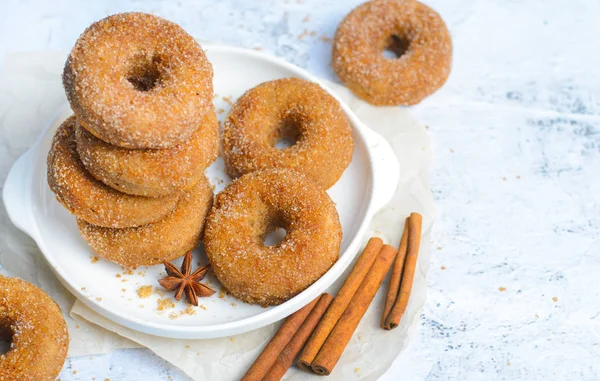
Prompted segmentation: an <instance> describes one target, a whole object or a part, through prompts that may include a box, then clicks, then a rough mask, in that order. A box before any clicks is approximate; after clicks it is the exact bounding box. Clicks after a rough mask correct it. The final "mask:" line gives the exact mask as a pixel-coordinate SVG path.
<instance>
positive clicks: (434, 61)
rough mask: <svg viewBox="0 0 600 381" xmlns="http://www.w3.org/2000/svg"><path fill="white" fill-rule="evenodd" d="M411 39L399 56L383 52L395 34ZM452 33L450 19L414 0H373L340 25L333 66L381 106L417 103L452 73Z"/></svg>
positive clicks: (344, 79)
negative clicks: (392, 56) (386, 55)
mask: <svg viewBox="0 0 600 381" xmlns="http://www.w3.org/2000/svg"><path fill="white" fill-rule="evenodd" d="M394 36H395V37H396V38H399V39H400V40H402V41H406V42H407V43H408V47H407V49H406V51H405V52H403V54H402V55H401V56H400V57H399V58H396V59H388V58H385V57H384V56H383V51H384V50H385V49H386V48H388V47H389V46H390V44H391V43H392V39H393V38H394ZM451 64H452V39H451V37H450V32H449V31H448V28H447V27H446V24H445V23H444V20H442V18H441V17H440V15H439V14H438V13H436V12H435V11H434V10H432V9H431V8H429V7H428V6H426V5H424V4H421V3H419V2H418V1H414V0H373V1H369V2H367V3H365V4H362V5H360V6H358V7H357V8H355V9H354V10H353V11H352V12H350V14H348V15H347V16H346V18H344V20H343V21H342V22H341V23H340V25H339V26H338V29H337V31H336V33H335V38H334V43H333V55H332V66H333V68H334V70H335V72H336V73H337V75H338V76H339V78H340V79H341V80H342V82H344V84H345V85H346V86H348V87H349V88H350V89H351V90H352V91H353V92H354V93H355V94H356V95H358V96H359V97H361V98H363V99H365V100H366V101H368V102H370V103H372V104H374V105H379V106H384V105H412V104H416V103H418V102H420V101H421V100H422V99H423V98H425V97H426V96H428V95H430V94H432V93H433V92H435V91H436V90H437V89H438V88H440V87H441V86H442V85H443V84H444V83H445V82H446V79H447V78H448V75H449V74H450V66H451Z"/></svg>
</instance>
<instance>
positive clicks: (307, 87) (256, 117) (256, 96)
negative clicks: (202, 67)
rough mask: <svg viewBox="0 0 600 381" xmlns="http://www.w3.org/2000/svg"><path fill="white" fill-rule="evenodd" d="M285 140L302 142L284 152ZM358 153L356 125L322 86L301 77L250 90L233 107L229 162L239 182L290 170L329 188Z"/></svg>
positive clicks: (226, 150)
mask: <svg viewBox="0 0 600 381" xmlns="http://www.w3.org/2000/svg"><path fill="white" fill-rule="evenodd" d="M282 139H288V140H292V141H294V140H295V141H296V142H295V144H293V145H292V146H290V147H287V148H285V149H278V148H277V147H275V144H276V143H277V142H278V141H280V140H282ZM353 150H354V140H353V138H352V131H351V128H350V124H349V123H348V119H347V118H346V115H345V114H344V112H343V111H342V109H341V107H340V105H339V103H338V101H337V100H336V99H335V98H333V97H332V96H331V95H330V94H329V93H328V92H327V91H325V90H324V89H322V88H321V87H320V86H319V85H318V84H316V83H312V82H308V81H305V80H302V79H298V78H285V79H278V80H275V81H270V82H265V83H262V84H260V85H258V86H256V87H254V88H253V89H250V90H248V91H247V92H246V93H245V94H244V95H242V96H241V97H240V98H239V99H238V100H237V101H236V102H235V104H234V105H233V107H232V109H231V111H230V113H229V115H228V116H227V119H226V121H225V127H224V131H223V158H224V160H225V165H226V169H227V173H228V174H229V175H230V176H231V177H233V178H236V177H239V176H241V175H243V174H246V173H249V172H253V171H256V170H261V169H268V168H288V169H292V170H295V171H297V172H300V173H302V174H304V175H305V176H307V177H309V178H311V179H312V180H313V181H315V182H316V183H317V184H319V185H320V186H322V187H323V188H324V189H327V188H329V187H331V186H332V185H333V184H334V183H335V182H336V181H337V180H338V179H339V178H340V177H341V176H342V173H343V172H344V170H345V169H346V167H347V166H348V164H349V163H350V161H351V160H352V151H353Z"/></svg>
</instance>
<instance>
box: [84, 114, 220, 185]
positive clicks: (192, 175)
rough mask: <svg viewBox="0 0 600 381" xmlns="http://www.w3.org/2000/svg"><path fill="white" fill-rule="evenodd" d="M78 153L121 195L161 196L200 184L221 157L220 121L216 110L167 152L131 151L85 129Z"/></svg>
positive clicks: (153, 150)
mask: <svg viewBox="0 0 600 381" xmlns="http://www.w3.org/2000/svg"><path fill="white" fill-rule="evenodd" d="M76 138H77V151H78V152H79V157H80V158H81V161H82V162H83V164H84V165H85V167H86V169H87V170H88V171H89V172H90V173H91V174H92V175H93V176H94V177H95V178H97V179H98V180H101V181H102V182H104V183H105V184H107V185H109V186H110V187H112V188H114V189H117V190H119V191H121V192H124V193H128V194H133V195H140V196H149V197H159V196H167V195H169V194H173V193H180V192H181V191H183V190H185V189H187V188H189V187H190V186H191V185H194V184H196V183H197V182H198V181H199V180H200V178H201V177H202V176H204V170H205V169H206V168H207V167H208V166H209V165H210V163H212V162H213V161H214V160H215V159H216V158H217V156H218V155H219V122H218V120H217V115H216V113H215V112H214V111H213V112H211V113H207V114H205V115H204V120H203V121H202V123H201V124H200V128H198V129H197V130H196V131H195V132H194V133H193V134H192V136H191V137H190V139H189V140H188V141H185V142H183V143H178V144H177V145H175V146H174V147H172V148H165V149H129V148H123V147H118V146H114V145H111V144H108V143H106V142H105V141H103V140H100V139H98V138H97V137H95V136H94V135H92V134H91V133H90V132H89V131H88V130H86V129H85V128H83V127H81V126H78V127H77V131H76Z"/></svg>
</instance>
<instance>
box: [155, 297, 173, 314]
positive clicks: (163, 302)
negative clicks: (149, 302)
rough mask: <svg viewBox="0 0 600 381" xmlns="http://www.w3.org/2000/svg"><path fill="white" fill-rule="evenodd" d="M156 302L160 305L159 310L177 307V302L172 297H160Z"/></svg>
mask: <svg viewBox="0 0 600 381" xmlns="http://www.w3.org/2000/svg"><path fill="white" fill-rule="evenodd" d="M156 303H157V304H158V307H156V309H157V310H158V311H164V310H168V309H170V308H174V307H175V304H174V303H173V301H172V300H171V299H158V300H157V301H156Z"/></svg>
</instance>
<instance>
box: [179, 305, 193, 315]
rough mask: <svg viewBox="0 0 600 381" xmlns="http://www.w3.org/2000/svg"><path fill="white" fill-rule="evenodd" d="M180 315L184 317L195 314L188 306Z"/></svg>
mask: <svg viewBox="0 0 600 381" xmlns="http://www.w3.org/2000/svg"><path fill="white" fill-rule="evenodd" d="M181 314H182V315H183V314H185V315H195V314H196V309H195V308H194V307H192V306H188V308H186V309H185V310H183V311H181Z"/></svg>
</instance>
